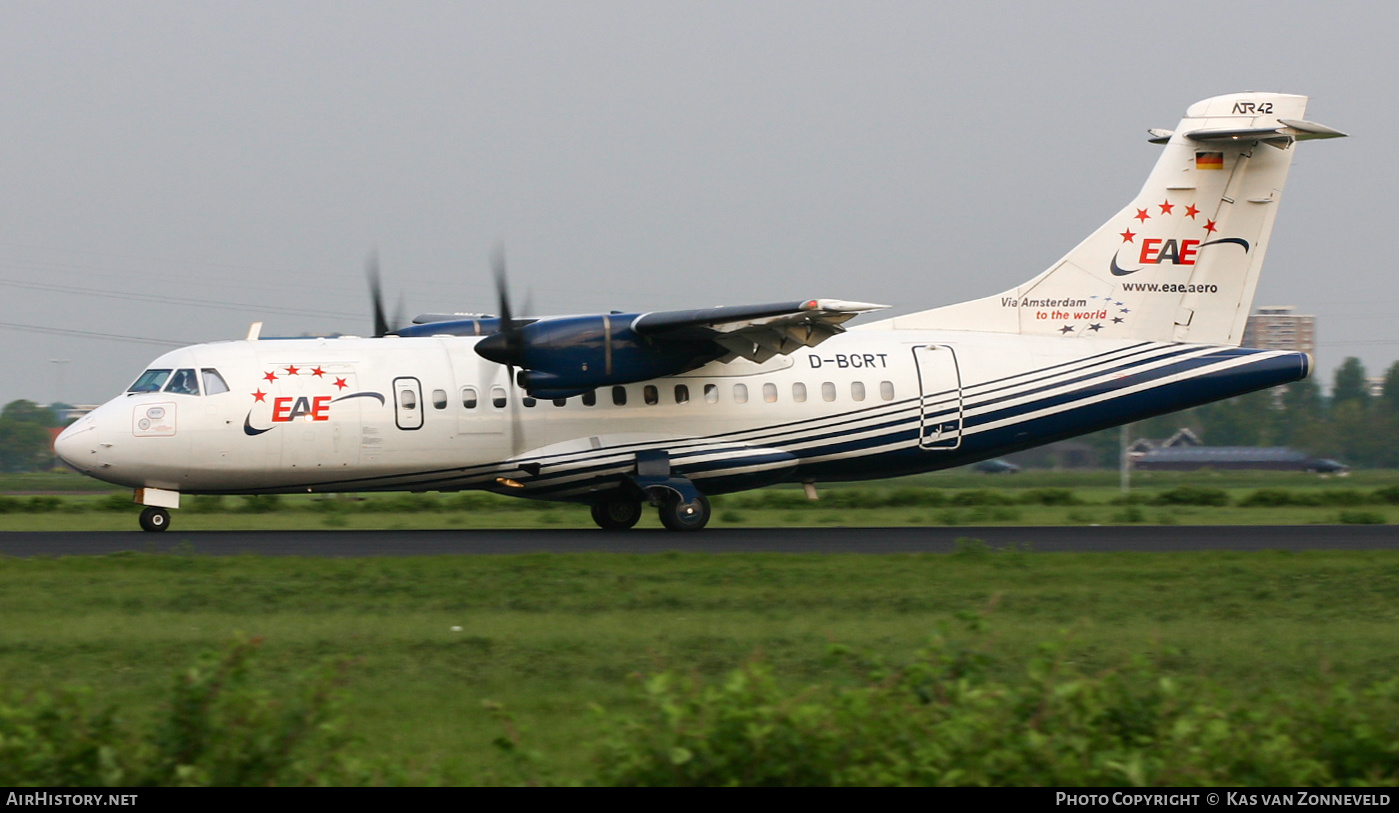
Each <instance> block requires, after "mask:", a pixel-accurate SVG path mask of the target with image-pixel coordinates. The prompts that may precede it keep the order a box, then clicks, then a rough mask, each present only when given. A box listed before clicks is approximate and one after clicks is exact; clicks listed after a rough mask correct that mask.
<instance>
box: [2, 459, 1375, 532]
mask: <svg viewBox="0 0 1399 813" xmlns="http://www.w3.org/2000/svg"><path fill="white" fill-rule="evenodd" d="M94 482H95V481H93V480H91V479H89V478H85V477H80V476H78V475H74V474H67V475H65V474H58V473H54V474H46V475H35V474H27V475H6V476H0V531H7V530H8V531H36V530H130V529H132V528H134V527H135V522H136V520H135V516H134V514H135V513H136V512H137V510H139V509H138V507H137V506H135V505H133V504H132V502H131V498H130V493H129V492H126V491H120V492H113V491H109V490H105V489H107V487H106V486H103V489H104V490H101V491H91V492H86V493H84V492H81V491H79V489H78V488H77V486H82V485H85V484H91V483H94ZM1134 483H1135V485H1134V487H1133V489H1132V491H1131V492H1130V493H1129V494H1123V493H1122V492H1121V491H1120V490H1119V488H1118V486H1117V475H1116V474H1115V473H1111V472H1030V473H1023V474H1017V475H1014V476H999V477H988V476H985V475H978V474H973V473H969V472H966V471H950V472H938V473H935V474H928V475H922V476H919V477H911V478H905V479H901V480H891V481H878V482H874V483H869V484H860V485H833V486H822V487H821V490H820V495H821V499H820V500H819V501H817V502H812V501H810V500H808V499H806V497H805V495H804V494H803V493H802V491H801V490H800V489H797V488H794V487H781V488H770V489H763V490H760V491H751V492H744V493H741V494H730V495H723V496H719V497H715V498H714V500H713V501H714V508H715V514H714V520H713V522H712V525H713V526H714V527H724V526H731V527H792V526H822V525H838V526H851V527H859V526H899V525H952V526H957V525H969V526H975V525H1109V524H1140V523H1151V524H1180V525H1219V524H1226V525H1227V524H1249V525H1261V524H1272V525H1311V524H1338V523H1369V524H1375V523H1387V522H1399V472H1395V471H1368V472H1357V473H1355V474H1353V475H1350V476H1347V477H1329V478H1321V477H1317V476H1314V475H1303V474H1297V473H1288V472H1203V473H1179V472H1150V473H1142V474H1138V475H1136V476H1135V477H1134ZM5 492H9V493H8V494H7V493H5ZM33 492H45V493H33ZM173 526H174V528H175V530H176V531H177V532H178V531H199V530H312V529H323V528H345V529H351V530H356V529H358V530H369V529H379V528H390V529H417V528H446V529H452V528H536V527H554V528H592V527H593V523H592V520H591V519H590V518H589V515H588V511H587V509H586V508H585V507H583V506H578V505H571V504H559V503H541V502H534V501H529V500H520V499H513V498H509V497H503V496H499V495H495V494H488V493H484V492H466V493H460V494H436V493H427V494H407V493H397V494H371V495H306V494H296V495H285V496H261V497H207V496H192V497H186V498H185V499H184V500H183V507H182V508H181V509H180V510H179V511H178V512H176V513H175V517H174V522H173ZM659 526H660V523H659V521H658V520H657V519H656V517H655V516H654V512H650V511H647V512H645V513H644V514H643V519H642V527H659Z"/></svg>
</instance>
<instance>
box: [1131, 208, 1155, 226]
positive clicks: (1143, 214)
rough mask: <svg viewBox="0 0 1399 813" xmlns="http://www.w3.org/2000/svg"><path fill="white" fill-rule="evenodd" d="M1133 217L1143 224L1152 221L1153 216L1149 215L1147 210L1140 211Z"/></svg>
mask: <svg viewBox="0 0 1399 813" xmlns="http://www.w3.org/2000/svg"><path fill="white" fill-rule="evenodd" d="M1133 217H1135V218H1136V219H1138V220H1140V221H1141V222H1143V223H1145V222H1146V221H1148V220H1150V219H1151V215H1149V214H1147V213H1146V210H1145V209H1138V210H1137V213H1136V214H1135V215H1133Z"/></svg>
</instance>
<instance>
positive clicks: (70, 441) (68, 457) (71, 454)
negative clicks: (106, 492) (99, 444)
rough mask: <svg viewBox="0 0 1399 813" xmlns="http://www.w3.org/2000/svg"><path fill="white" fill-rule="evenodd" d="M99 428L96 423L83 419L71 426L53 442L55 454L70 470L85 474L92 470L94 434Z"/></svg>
mask: <svg viewBox="0 0 1399 813" xmlns="http://www.w3.org/2000/svg"><path fill="white" fill-rule="evenodd" d="M96 428H97V426H96V424H95V423H94V422H92V421H90V420H87V419H83V420H80V421H78V422H77V423H75V424H73V425H72V426H69V427H68V428H67V429H64V430H63V431H62V432H60V433H59V434H58V437H57V438H54V441H53V452H54V454H56V455H58V459H59V460H62V461H63V462H64V464H65V465H67V466H68V467H69V468H72V469H76V470H78V471H82V472H85V471H87V470H88V469H90V468H92V465H91V461H89V460H87V458H89V457H92V453H93V451H94V450H93V447H92V443H93V436H92V432H93V430H94V429H96Z"/></svg>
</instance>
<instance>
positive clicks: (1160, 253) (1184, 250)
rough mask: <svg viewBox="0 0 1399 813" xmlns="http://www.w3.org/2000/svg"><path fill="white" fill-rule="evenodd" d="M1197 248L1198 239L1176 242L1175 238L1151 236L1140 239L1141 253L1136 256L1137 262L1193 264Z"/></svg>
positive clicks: (1198, 247) (1145, 263)
mask: <svg viewBox="0 0 1399 813" xmlns="http://www.w3.org/2000/svg"><path fill="white" fill-rule="evenodd" d="M1199 250H1200V241H1199V240H1181V241H1179V243H1177V241H1176V240H1175V239H1169V240H1162V239H1161V238H1159V237H1151V238H1147V239H1145V240H1142V254H1141V256H1140V257H1138V258H1137V262H1140V263H1142V264H1144V265H1159V264H1161V263H1170V264H1171V265H1194V264H1195V255H1196V254H1197V253H1198V252H1199Z"/></svg>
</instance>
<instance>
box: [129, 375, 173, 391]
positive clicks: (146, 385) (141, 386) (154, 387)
mask: <svg viewBox="0 0 1399 813" xmlns="http://www.w3.org/2000/svg"><path fill="white" fill-rule="evenodd" d="M169 377H170V371H169V370H147V371H145V372H144V373H141V377H140V378H138V379H136V383H135V384H132V385H131V388H130V389H128V390H127V392H160V388H161V387H162V386H164V385H165V379H167V378H169Z"/></svg>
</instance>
